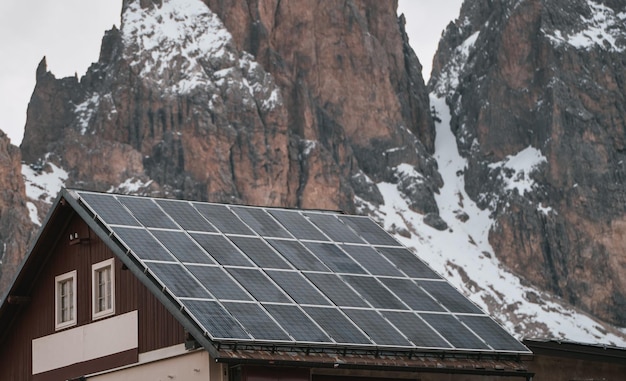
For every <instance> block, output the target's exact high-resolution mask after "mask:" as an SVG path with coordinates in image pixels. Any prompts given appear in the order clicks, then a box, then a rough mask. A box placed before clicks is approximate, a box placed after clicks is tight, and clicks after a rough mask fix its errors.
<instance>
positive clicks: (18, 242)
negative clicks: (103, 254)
mask: <svg viewBox="0 0 626 381" xmlns="http://www.w3.org/2000/svg"><path fill="white" fill-rule="evenodd" d="M27 203H28V201H27V198H26V190H25V187H24V181H23V180H22V163H21V155H20V151H19V149H18V148H17V147H15V146H13V145H11V143H10V141H9V138H8V137H7V136H6V134H5V133H4V132H2V131H0V261H1V262H0V270H1V271H2V274H6V275H3V276H2V277H0V295H2V294H3V293H4V290H5V289H6V287H7V286H8V285H9V283H10V281H11V279H12V277H13V274H15V271H16V270H17V268H18V266H19V264H20V262H21V259H22V257H23V256H24V253H25V252H26V248H27V245H28V244H29V242H30V237H31V231H32V229H33V223H32V222H31V220H30V219H29V213H31V212H32V213H34V214H36V213H37V210H36V207H35V205H34V204H30V205H29V206H27ZM29 209H31V210H30V211H29Z"/></svg>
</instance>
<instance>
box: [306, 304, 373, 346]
mask: <svg viewBox="0 0 626 381" xmlns="http://www.w3.org/2000/svg"><path fill="white" fill-rule="evenodd" d="M304 311H305V312H306V313H307V314H308V315H309V316H310V317H311V318H313V320H315V322H317V324H319V326H320V327H322V329H323V330H324V331H325V332H326V333H328V334H329V335H330V337H332V338H333V339H334V340H335V341H336V342H338V343H351V344H365V345H372V344H373V343H372V342H371V341H370V340H369V339H368V338H367V336H365V335H364V334H363V333H362V332H361V331H360V330H359V329H358V328H357V327H356V326H355V325H354V323H352V322H351V321H350V320H348V319H347V318H346V317H345V316H344V315H343V314H342V313H341V312H340V311H339V310H338V309H336V308H323V307H304Z"/></svg>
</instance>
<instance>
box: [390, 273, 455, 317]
mask: <svg viewBox="0 0 626 381" xmlns="http://www.w3.org/2000/svg"><path fill="white" fill-rule="evenodd" d="M380 281H381V282H383V284H384V285H385V286H387V288H389V289H390V290H391V292H393V293H394V294H396V295H398V297H399V298H400V299H401V300H402V301H403V302H404V303H406V304H407V305H408V306H409V307H410V308H412V309H413V310H415V311H432V312H444V311H445V309H444V308H443V307H442V306H441V304H439V303H437V301H435V299H433V298H432V297H430V296H429V295H428V294H426V293H425V292H424V291H423V290H422V289H421V288H419V287H418V286H417V285H416V284H415V283H413V282H412V281H411V280H409V279H394V278H380Z"/></svg>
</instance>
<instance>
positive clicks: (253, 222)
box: [231, 206, 291, 238]
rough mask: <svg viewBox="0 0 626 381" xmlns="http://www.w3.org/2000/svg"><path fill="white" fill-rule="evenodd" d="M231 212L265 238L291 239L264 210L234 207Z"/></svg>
mask: <svg viewBox="0 0 626 381" xmlns="http://www.w3.org/2000/svg"><path fill="white" fill-rule="evenodd" d="M231 210H232V211H233V212H235V214H237V215H238V216H239V218H241V219H242V220H243V221H245V222H246V224H247V225H248V226H250V227H251V228H252V229H253V230H254V231H255V232H257V233H258V234H260V235H262V236H264V237H282V238H290V237H291V236H290V235H289V233H288V232H287V230H285V229H284V228H283V227H282V226H280V225H279V224H278V222H276V221H275V220H274V219H273V218H272V216H270V215H269V214H267V213H266V212H265V211H264V210H263V209H257V208H249V207H243V206H234V207H232V208H231Z"/></svg>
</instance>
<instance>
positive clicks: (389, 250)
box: [376, 247, 441, 279]
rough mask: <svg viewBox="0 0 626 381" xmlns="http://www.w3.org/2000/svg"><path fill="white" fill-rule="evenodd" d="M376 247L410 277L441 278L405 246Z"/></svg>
mask: <svg viewBox="0 0 626 381" xmlns="http://www.w3.org/2000/svg"><path fill="white" fill-rule="evenodd" d="M376 249H377V250H378V251H380V252H381V253H382V254H383V255H384V256H385V257H386V258H387V259H389V260H390V261H391V262H393V264H394V265H396V267H397V268H399V269H400V270H402V271H404V273H406V274H407V275H408V276H410V277H412V278H428V279H441V277H440V276H439V275H438V274H437V273H436V272H434V271H433V270H432V269H431V268H430V267H428V265H426V264H425V263H424V262H422V261H421V260H420V259H419V258H418V257H417V256H416V255H415V254H413V253H412V252H410V251H409V250H407V249H405V248H399V247H377V248H376Z"/></svg>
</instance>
